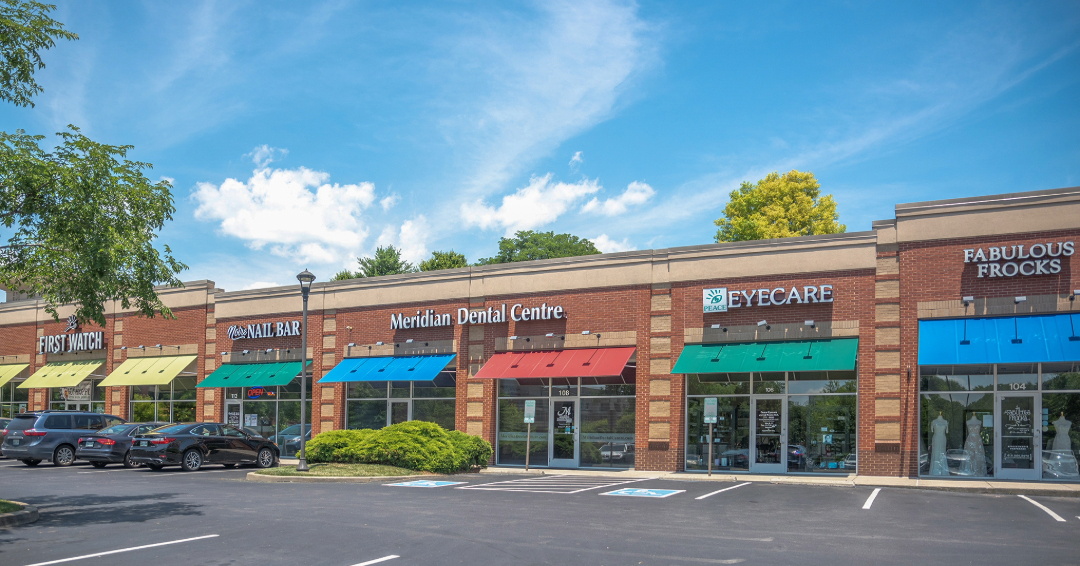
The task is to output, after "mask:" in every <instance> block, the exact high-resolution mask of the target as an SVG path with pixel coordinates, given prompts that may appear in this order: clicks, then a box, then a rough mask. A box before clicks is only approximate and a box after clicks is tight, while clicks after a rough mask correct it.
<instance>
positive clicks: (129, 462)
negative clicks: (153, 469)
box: [124, 451, 139, 468]
mask: <svg viewBox="0 0 1080 566" xmlns="http://www.w3.org/2000/svg"><path fill="white" fill-rule="evenodd" d="M124 467H125V468H138V467H139V464H138V462H135V461H134V460H132V459H131V451H128V453H127V454H124Z"/></svg>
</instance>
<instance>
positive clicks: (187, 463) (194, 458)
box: [180, 450, 202, 472]
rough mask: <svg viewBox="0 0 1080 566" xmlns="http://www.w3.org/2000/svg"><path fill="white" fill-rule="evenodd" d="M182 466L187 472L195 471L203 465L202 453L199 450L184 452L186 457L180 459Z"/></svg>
mask: <svg viewBox="0 0 1080 566" xmlns="http://www.w3.org/2000/svg"><path fill="white" fill-rule="evenodd" d="M180 467H181V468H183V469H184V471H185V472H195V471H198V469H199V468H201V467H202V454H201V453H200V452H199V451H198V450H188V451H187V452H184V459H183V460H181V461H180Z"/></svg>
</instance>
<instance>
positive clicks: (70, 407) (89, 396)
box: [49, 378, 107, 413]
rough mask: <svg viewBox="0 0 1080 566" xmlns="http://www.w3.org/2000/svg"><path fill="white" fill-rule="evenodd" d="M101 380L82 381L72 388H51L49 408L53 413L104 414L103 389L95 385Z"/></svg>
mask: <svg viewBox="0 0 1080 566" xmlns="http://www.w3.org/2000/svg"><path fill="white" fill-rule="evenodd" d="M101 379H103V378H96V379H84V380H83V381H82V382H81V383H79V384H78V385H75V386H73V387H53V388H51V389H50V390H49V399H50V403H49V408H50V409H52V410H54V411H94V412H97V413H104V412H105V390H106V389H107V388H105V387H98V386H97V384H98V382H99V381H101Z"/></svg>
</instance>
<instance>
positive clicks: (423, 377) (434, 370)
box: [319, 354, 457, 383]
mask: <svg viewBox="0 0 1080 566" xmlns="http://www.w3.org/2000/svg"><path fill="white" fill-rule="evenodd" d="M455 356H457V354H430V355H424V356H381V357H372V358H346V359H344V360H341V363H340V364H338V365H336V366H334V369H332V370H330V371H329V372H327V374H326V375H324V376H323V378H322V379H320V380H319V383H343V382H349V381H432V380H434V379H435V376H437V375H439V372H440V371H442V370H443V369H444V368H446V364H448V363H450V360H452V359H454V357H455Z"/></svg>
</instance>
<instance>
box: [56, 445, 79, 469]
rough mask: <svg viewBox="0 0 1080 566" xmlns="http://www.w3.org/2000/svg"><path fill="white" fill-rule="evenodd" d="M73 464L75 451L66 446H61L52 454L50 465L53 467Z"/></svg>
mask: <svg viewBox="0 0 1080 566" xmlns="http://www.w3.org/2000/svg"><path fill="white" fill-rule="evenodd" d="M74 462H75V449H74V448H72V447H71V446H68V445H67V444H61V445H60V446H57V447H56V450H55V451H54V452H53V457H52V463H53V465H54V466H70V465H71V464H73V463H74Z"/></svg>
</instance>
